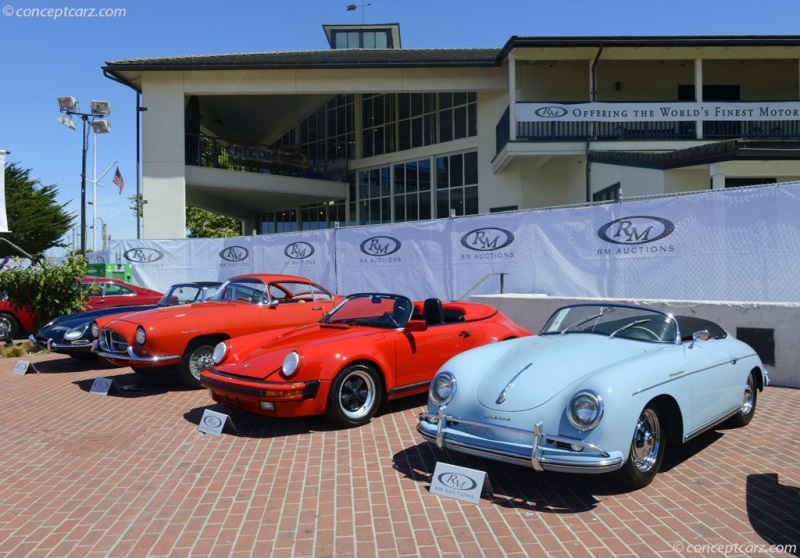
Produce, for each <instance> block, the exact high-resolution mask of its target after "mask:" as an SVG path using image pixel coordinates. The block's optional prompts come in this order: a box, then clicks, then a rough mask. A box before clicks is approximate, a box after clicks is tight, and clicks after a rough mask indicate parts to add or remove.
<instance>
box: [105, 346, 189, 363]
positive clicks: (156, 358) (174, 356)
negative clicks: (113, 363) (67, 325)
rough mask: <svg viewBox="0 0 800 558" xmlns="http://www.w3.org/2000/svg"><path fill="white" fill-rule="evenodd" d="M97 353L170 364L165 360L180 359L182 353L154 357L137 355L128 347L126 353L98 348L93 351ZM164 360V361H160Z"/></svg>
mask: <svg viewBox="0 0 800 558" xmlns="http://www.w3.org/2000/svg"><path fill="white" fill-rule="evenodd" d="M95 353H97V354H98V355H100V356H101V357H103V358H109V359H114V360H124V361H130V362H149V363H151V364H170V363H169V362H166V361H171V360H176V359H180V358H181V356H182V355H164V356H154V357H140V356H138V355H135V354H133V349H131V348H130V347H128V353H127V354H125V353H112V352H109V351H104V350H102V349H101V350H99V351H97V350H96V351H95ZM162 361H164V362H162Z"/></svg>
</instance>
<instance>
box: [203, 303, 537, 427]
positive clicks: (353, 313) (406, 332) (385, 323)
mask: <svg viewBox="0 0 800 558" xmlns="http://www.w3.org/2000/svg"><path fill="white" fill-rule="evenodd" d="M527 335H530V332H529V331H528V330H526V329H524V328H522V327H520V326H518V325H517V324H515V323H514V322H512V321H511V320H510V319H509V318H508V317H506V316H505V315H503V314H502V313H501V312H499V311H498V310H496V309H494V308H492V307H491V306H487V305H485V304H477V303H471V302H448V303H444V304H442V302H441V301H440V300H438V299H428V300H425V301H418V302H412V301H411V300H410V299H408V298H406V297H404V296H399V295H393V294H379V293H364V294H355V295H351V296H349V297H348V298H347V299H345V301H344V302H342V303H341V304H339V305H338V306H337V307H336V308H334V309H333V311H331V312H330V313H329V314H328V315H326V316H325V317H324V318H323V319H322V320H321V321H319V322H318V323H315V324H312V325H306V326H301V327H298V328H287V329H281V330H273V331H269V332H263V333H258V334H253V335H246V336H243V337H237V338H233V339H229V340H225V341H223V342H221V343H219V344H218V345H217V346H216V347H215V348H214V355H213V358H214V367H213V369H208V370H205V371H203V372H202V373H201V375H200V383H201V385H203V386H204V387H206V388H208V389H209V390H210V392H211V396H212V397H213V399H214V400H215V401H217V402H218V403H220V404H222V405H224V406H226V407H229V408H232V409H240V410H242V411H247V412H250V413H257V414H262V415H268V416H275V417H295V416H304V415H323V414H324V415H325V416H326V418H327V419H328V420H330V421H332V422H334V423H336V424H338V425H340V426H344V427H350V426H359V425H362V424H365V423H367V422H369V421H370V419H371V418H372V417H373V416H374V415H375V412H376V411H377V409H378V406H379V405H380V403H381V402H382V401H386V400H390V399H395V398H398V397H403V396H407V395H413V394H417V393H424V392H425V391H427V389H428V385H429V384H430V381H431V378H433V375H434V374H435V373H436V370H437V369H438V368H439V367H440V366H441V365H442V364H443V363H444V362H445V361H446V360H448V359H449V358H450V357H452V356H454V355H455V354H457V353H460V352H462V351H465V350H467V349H471V348H474V347H478V346H480V345H486V344H487V343H494V342H497V341H504V340H506V339H512V338H515V337H522V336H527Z"/></svg>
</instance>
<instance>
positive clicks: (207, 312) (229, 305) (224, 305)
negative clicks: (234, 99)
mask: <svg viewBox="0 0 800 558" xmlns="http://www.w3.org/2000/svg"><path fill="white" fill-rule="evenodd" d="M245 304H246V305H247V306H255V305H254V304H250V303H246V302H202V303H197V304H181V305H177V306H163V307H160V308H154V309H152V310H146V311H144V312H136V313H135V314H129V315H126V316H121V317H120V318H118V319H116V320H114V322H112V323H116V322H127V323H131V324H142V325H145V324H152V323H154V322H163V321H165V320H175V319H180V318H191V319H192V320H196V319H204V318H205V317H206V316H209V317H212V318H213V316H216V315H219V314H225V313H229V312H236V309H237V308H241V307H242V305H245Z"/></svg>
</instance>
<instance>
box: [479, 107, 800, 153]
mask: <svg viewBox="0 0 800 558" xmlns="http://www.w3.org/2000/svg"><path fill="white" fill-rule="evenodd" d="M702 126H703V138H706V139H714V140H718V139H737V138H743V139H788V138H798V137H800V121H796V120H760V121H744V122H743V121H733V122H728V121H709V122H703V123H702ZM510 130H511V124H510V115H509V110H508V109H506V111H505V113H503V116H502V117H501V118H500V121H499V122H498V123H497V126H496V128H495V136H496V147H497V151H498V152H499V151H500V150H501V149H503V147H504V146H505V145H506V143H508V141H509V140H510V138H511V134H510ZM694 139H697V123H696V122H691V121H674V122H517V141H518V142H559V141H586V140H592V141H614V140H619V141H656V140H660V141H679V140H694Z"/></svg>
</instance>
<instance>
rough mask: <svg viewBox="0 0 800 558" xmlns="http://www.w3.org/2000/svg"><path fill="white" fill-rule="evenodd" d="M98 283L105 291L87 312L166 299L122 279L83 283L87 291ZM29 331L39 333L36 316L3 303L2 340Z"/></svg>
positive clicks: (95, 279) (94, 279)
mask: <svg viewBox="0 0 800 558" xmlns="http://www.w3.org/2000/svg"><path fill="white" fill-rule="evenodd" d="M97 283H99V284H100V285H101V291H100V292H98V293H92V294H90V295H89V296H88V298H89V303H88V305H87V306H86V310H99V309H101V308H113V307H116V306H137V305H143V304H157V303H158V301H159V300H161V297H162V296H164V295H163V294H162V293H160V292H158V291H153V290H150V289H145V288H144V287H139V286H137V285H132V284H130V283H126V282H125V281H121V280H120V279H113V278H108V277H84V278H83V279H81V284H82V285H84V286H86V287H88V285H91V284H97ZM25 331H27V332H28V333H33V332H35V331H36V315H35V314H33V313H32V312H28V311H27V310H22V309H20V310H17V309H15V308H14V307H13V306H11V303H10V302H9V301H8V299H7V298H2V299H0V339H13V338H14V337H16V336H17V335H18V334H20V333H22V332H25Z"/></svg>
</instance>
